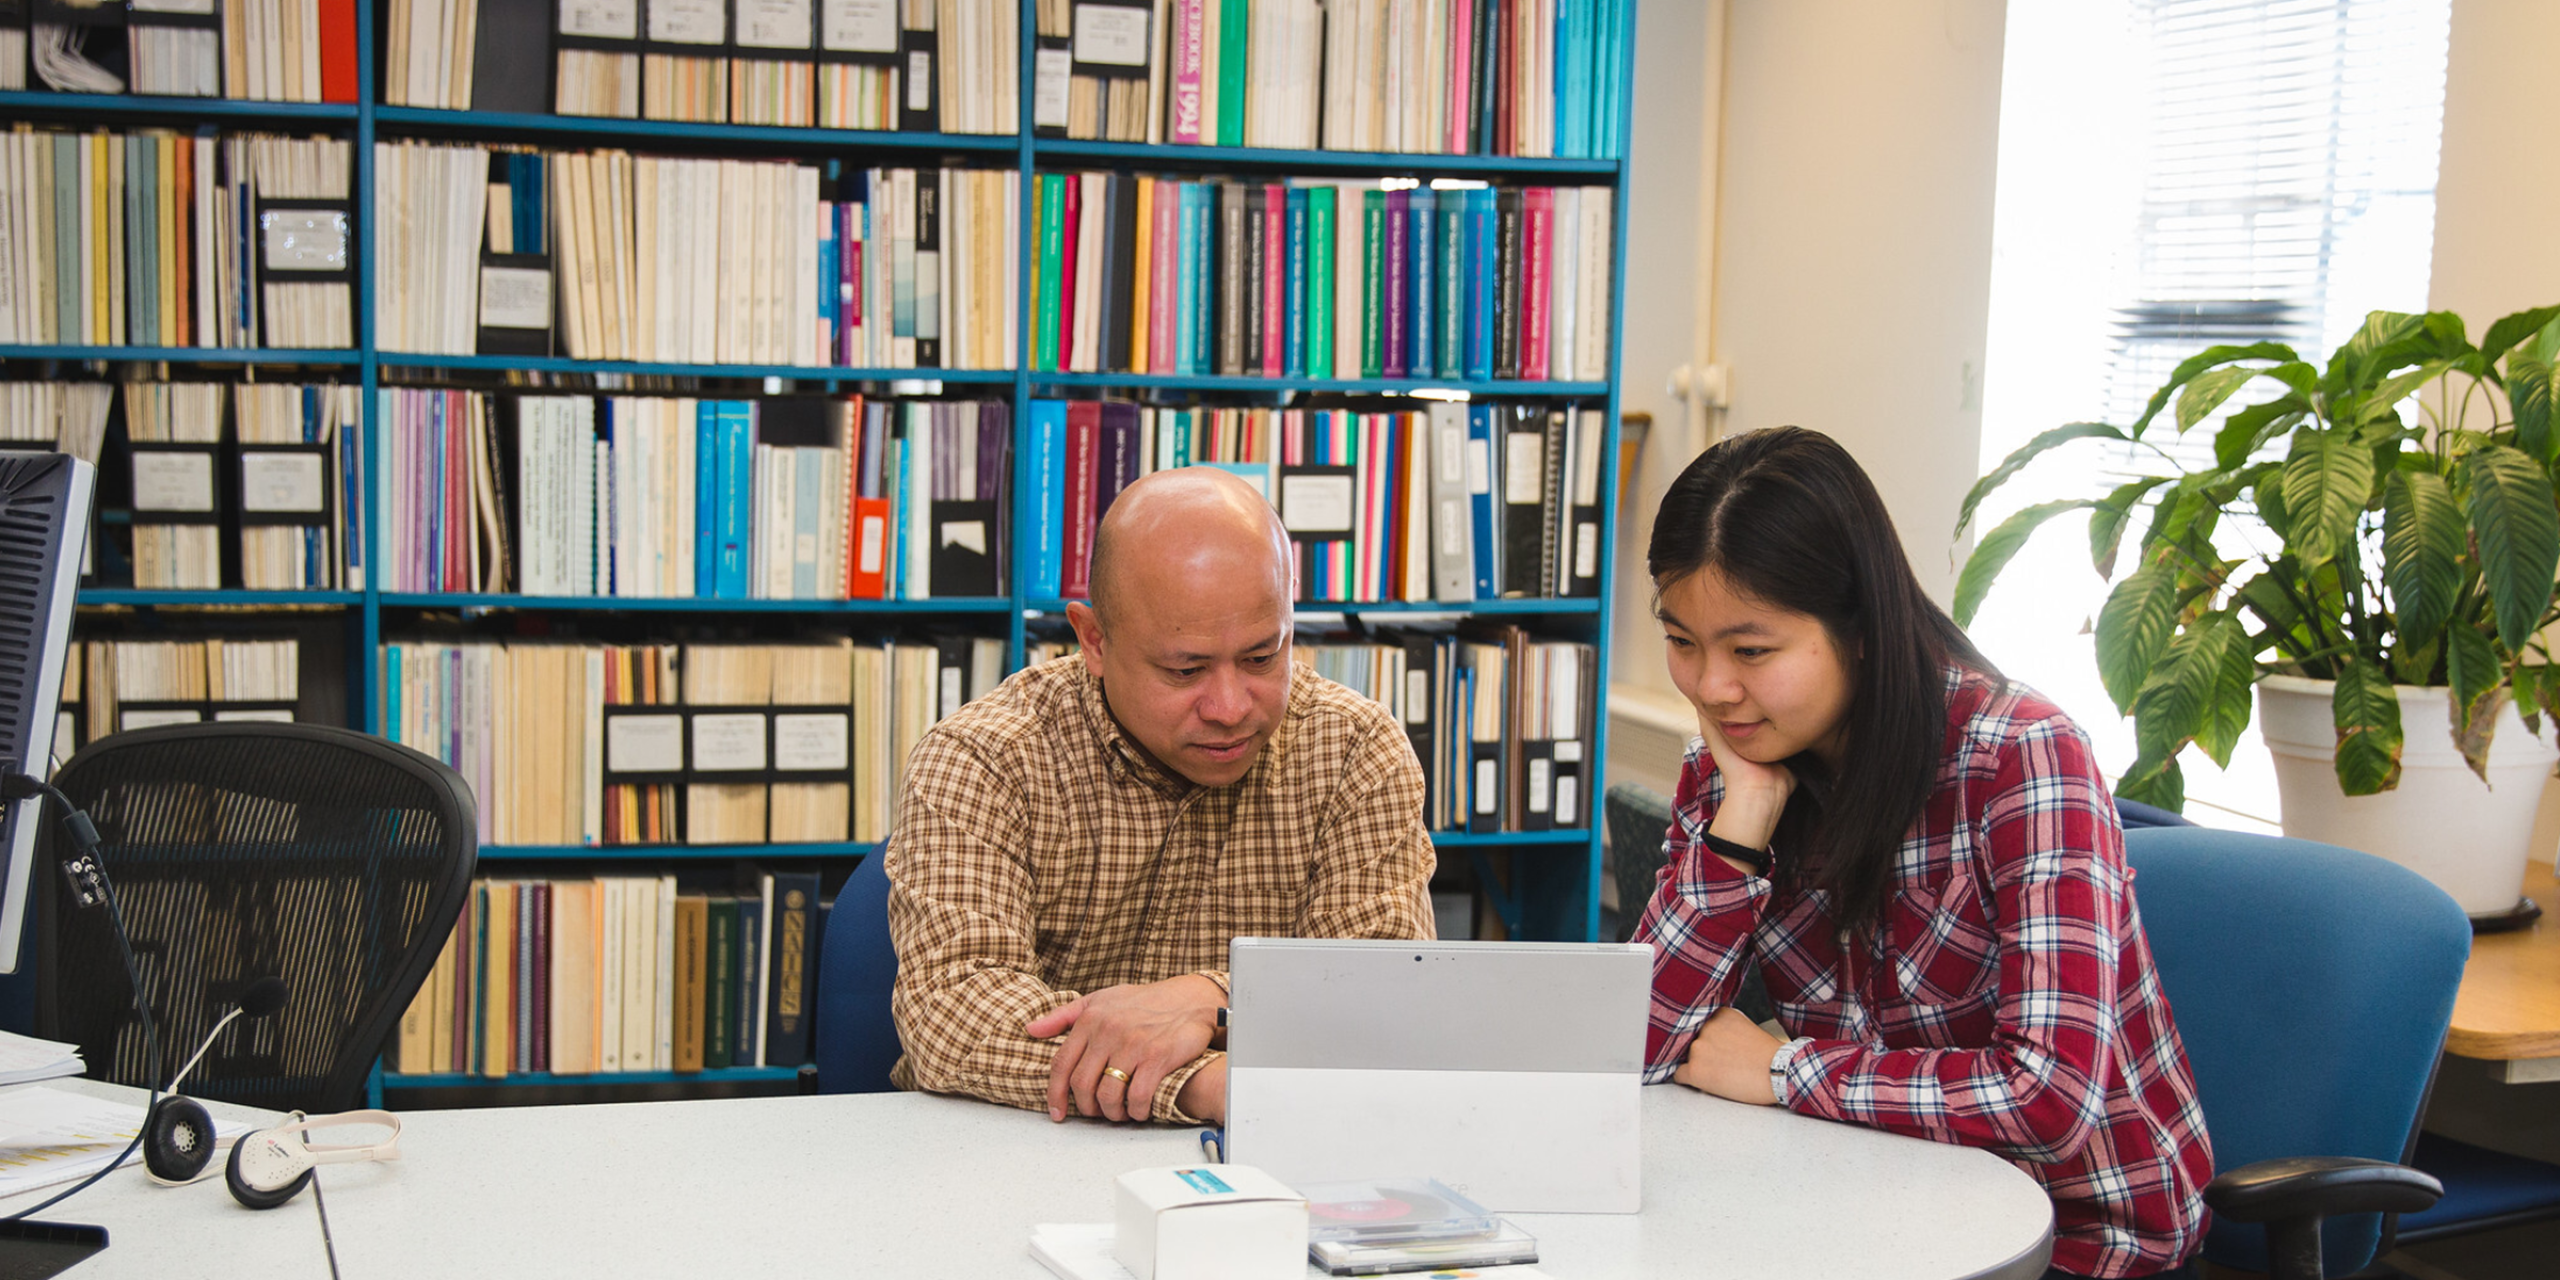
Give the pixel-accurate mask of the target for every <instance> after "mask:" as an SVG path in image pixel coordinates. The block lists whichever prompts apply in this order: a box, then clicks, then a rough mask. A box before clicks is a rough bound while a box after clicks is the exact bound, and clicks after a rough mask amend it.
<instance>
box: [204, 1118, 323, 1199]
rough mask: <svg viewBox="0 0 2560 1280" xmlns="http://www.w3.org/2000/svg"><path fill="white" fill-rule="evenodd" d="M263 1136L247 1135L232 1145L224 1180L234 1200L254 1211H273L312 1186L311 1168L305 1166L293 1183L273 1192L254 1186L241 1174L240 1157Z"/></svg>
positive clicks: (224, 1168) (225, 1167) (223, 1171)
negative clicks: (305, 1188)
mask: <svg viewBox="0 0 2560 1280" xmlns="http://www.w3.org/2000/svg"><path fill="white" fill-rule="evenodd" d="M261 1136H263V1135H261V1134H255V1133H252V1134H245V1135H243V1136H242V1137H241V1139H240V1140H239V1141H238V1142H235V1143H232V1144H231V1159H230V1161H229V1162H228V1163H226V1164H224V1165H223V1168H222V1180H223V1182H224V1183H225V1184H226V1185H228V1186H229V1187H230V1188H231V1198H232V1199H234V1200H237V1201H239V1202H240V1203H242V1204H245V1205H247V1206H249V1207H250V1208H252V1209H272V1208H275V1207H276V1206H277V1205H280V1204H283V1203H284V1202H285V1201H287V1200H291V1199H292V1198H294V1197H295V1196H298V1195H300V1194H302V1189H303V1188H304V1187H307V1186H310V1185H311V1168H310V1166H308V1165H305V1166H303V1170H302V1172H300V1173H298V1174H295V1175H294V1178H293V1181H291V1182H288V1183H286V1184H284V1185H283V1186H281V1187H277V1188H276V1189H274V1190H272V1191H270V1190H267V1189H265V1188H263V1187H259V1186H256V1185H253V1184H252V1183H250V1181H249V1179H248V1178H247V1177H246V1176H245V1175H243V1174H242V1173H241V1172H240V1156H241V1153H243V1152H246V1151H248V1150H249V1149H250V1144H251V1143H253V1142H255V1141H257V1140H258V1139H259V1138H260V1137H261Z"/></svg>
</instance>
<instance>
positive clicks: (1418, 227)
mask: <svg viewBox="0 0 2560 1280" xmlns="http://www.w3.org/2000/svg"><path fill="white" fill-rule="evenodd" d="M1407 194H1408V195H1409V196H1411V197H1412V202H1413V203H1412V206H1411V208H1412V220H1413V231H1412V234H1411V237H1410V240H1409V242H1408V244H1407V246H1406V252H1407V256H1408V259H1409V261H1410V262H1411V264H1412V267H1413V283H1412V284H1411V285H1410V286H1409V287H1408V293H1409V295H1410V297H1411V299H1412V304H1411V305H1412V312H1413V318H1412V320H1411V321H1409V322H1408V328H1407V333H1406V336H1407V338H1408V339H1409V341H1410V342H1411V344H1412V348H1413V349H1412V354H1411V355H1410V356H1409V357H1407V359H1406V362H1405V367H1406V369H1407V370H1408V371H1409V372H1410V373H1411V374H1412V375H1413V376H1414V377H1417V378H1428V377H1430V376H1431V375H1432V373H1433V372H1434V369H1435V365H1434V361H1433V359H1432V357H1433V354H1434V352H1435V350H1436V343H1435V337H1436V335H1437V334H1438V333H1439V331H1440V315H1439V311H1440V299H1439V296H1438V293H1439V291H1438V290H1437V289H1435V288H1434V287H1433V285H1434V284H1435V283H1436V282H1437V280H1438V268H1439V261H1440V251H1439V247H1438V241H1437V240H1436V239H1435V238H1434V237H1435V236H1436V235H1437V234H1438V232H1439V227H1440V219H1439V216H1438V212H1437V208H1436V206H1437V201H1435V200H1434V199H1433V193H1432V192H1431V191H1430V190H1429V189H1427V188H1426V189H1422V190H1417V191H1412V192H1408V193H1407ZM1450 372H1452V373H1454V372H1455V371H1454V370H1452V371H1450Z"/></svg>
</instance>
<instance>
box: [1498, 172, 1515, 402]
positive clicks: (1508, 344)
mask: <svg viewBox="0 0 2560 1280" xmlns="http://www.w3.org/2000/svg"><path fill="white" fill-rule="evenodd" d="M1494 216H1495V220H1496V228H1495V231H1494V236H1495V241H1494V245H1495V249H1494V264H1493V279H1494V288H1495V290H1496V291H1497V292H1496V293H1495V295H1494V304H1493V376H1494V377H1496V378H1504V379H1509V378H1517V377H1519V376H1520V301H1521V298H1520V293H1521V290H1520V277H1521V265H1520V253H1521V243H1520V239H1521V233H1522V229H1521V225H1520V224H1521V196H1520V192H1519V191H1517V190H1506V191H1503V192H1501V193H1500V194H1499V195H1498V196H1497V197H1496V199H1495V215H1494Z"/></svg>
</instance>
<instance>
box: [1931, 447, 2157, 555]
mask: <svg viewBox="0 0 2560 1280" xmlns="http://www.w3.org/2000/svg"><path fill="white" fill-rule="evenodd" d="M2090 436H2101V437H2104V438H2106V439H2109V440H2122V439H2124V438H2125V434H2124V433H2123V432H2121V431H2118V430H2116V429H2115V428H2114V427H2111V426H2108V425H2107V424H2106V423H2103V422H2074V423H2069V424H2067V425H2064V426H2059V427H2055V428H2053V429H2052V430H2050V431H2046V432H2044V433H2042V434H2040V435H2038V436H2037V437H2036V438H2035V439H2033V440H2029V441H2028V442H2026V443H2025V444H2022V445H2020V446H2018V448H2017V450H2016V451H2015V452H2012V453H2011V454H2010V455H2009V456H2008V457H2005V458H2002V459H2001V460H2000V465H1999V466H1996V467H1993V468H1992V469H1991V474H1989V475H1987V476H1984V477H1983V478H1981V479H1979V480H1976V481H1974V482H1973V488H1972V489H1970V490H1968V491H1967V492H1966V493H1965V495H1964V505H1963V506H1962V507H1960V508H1958V509H1957V510H1956V531H1955V533H1954V534H1952V535H1950V536H1953V537H1958V538H1961V537H1963V536H1964V530H1965V526H1967V525H1969V524H1972V523H1973V509H1974V508H1975V507H1978V506H1980V505H1982V500H1983V499H1984V498H1986V497H1988V496H1990V494H1991V491H1992V490H1994V489H1997V488H1999V487H2000V486H2002V485H2004V484H2007V483H2009V477H2011V476H2014V475H2016V474H2018V472H2019V471H2021V470H2023V469H2025V467H2026V465H2027V464H2028V463H2030V462H2033V461H2035V460H2036V457H2037V455H2039V454H2042V453H2043V452H2044V451H2045V450H2047V449H2051V448H2053V447H2054V446H2055V445H2058V444H2063V443H2066V442H2068V441H2072V440H2081V439H2086V438H2088V437H2090Z"/></svg>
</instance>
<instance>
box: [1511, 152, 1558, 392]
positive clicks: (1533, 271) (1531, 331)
mask: <svg viewBox="0 0 2560 1280" xmlns="http://www.w3.org/2000/svg"><path fill="white" fill-rule="evenodd" d="M1520 221H1521V224H1522V225H1521V228H1520V259H1521V262H1520V377H1521V379H1522V380H1523V381H1528V382H1544V381H1546V380H1547V343H1548V341H1549V336H1548V333H1547V314H1548V308H1547V282H1548V281H1550V280H1552V279H1554V278H1555V272H1554V271H1553V270H1552V269H1551V264H1550V263H1549V262H1548V259H1549V258H1550V257H1552V256H1553V248H1552V246H1553V245H1554V244H1555V221H1556V191H1555V188H1553V187H1531V188H1529V189H1528V191H1527V192H1525V193H1524V194H1523V196H1522V199H1521V215H1520Z"/></svg>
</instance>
